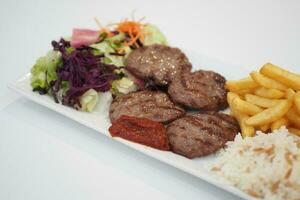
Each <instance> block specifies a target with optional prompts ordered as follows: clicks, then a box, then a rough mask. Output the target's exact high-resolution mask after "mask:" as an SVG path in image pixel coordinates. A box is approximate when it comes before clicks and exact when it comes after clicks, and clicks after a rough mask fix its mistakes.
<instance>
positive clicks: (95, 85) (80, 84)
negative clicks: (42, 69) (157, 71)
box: [50, 39, 117, 108]
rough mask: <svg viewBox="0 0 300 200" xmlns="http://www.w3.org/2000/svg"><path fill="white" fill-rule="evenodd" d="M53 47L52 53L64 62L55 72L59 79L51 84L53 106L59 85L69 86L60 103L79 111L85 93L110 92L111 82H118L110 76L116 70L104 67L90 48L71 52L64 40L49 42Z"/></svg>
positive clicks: (100, 56)
mask: <svg viewBox="0 0 300 200" xmlns="http://www.w3.org/2000/svg"><path fill="white" fill-rule="evenodd" d="M52 46H53V49H54V50H56V51H60V52H61V54H62V62H63V64H62V67H58V68H57V77H58V79H57V80H56V81H53V82H52V83H51V84H50V86H51V90H52V93H53V96H54V99H55V101H56V102H58V99H57V93H58V91H59V90H60V89H61V84H62V81H68V83H69V89H68V90H67V91H66V93H65V95H64V96H63V97H62V103H63V104H64V105H68V106H72V107H74V108H77V107H81V105H80V101H79V97H80V96H81V95H83V94H84V93H85V92H86V91H87V90H89V89H94V90H96V91H98V92H106V91H108V90H110V88H111V82H112V81H113V80H115V79H116V78H117V77H116V75H115V74H114V73H113V71H114V69H116V66H114V65H107V64H104V63H103V62H102V57H103V55H94V54H93V49H92V48H90V47H80V48H77V49H72V47H71V46H70V42H68V41H65V40H64V39H61V40H60V41H59V42H56V41H52Z"/></svg>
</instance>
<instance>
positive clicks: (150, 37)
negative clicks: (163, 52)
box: [143, 24, 168, 45]
mask: <svg viewBox="0 0 300 200" xmlns="http://www.w3.org/2000/svg"><path fill="white" fill-rule="evenodd" d="M143 32H144V33H145V34H144V35H145V38H144V45H151V44H162V45H168V41H167V39H166V37H165V36H164V34H163V33H162V32H161V31H160V30H159V29H158V28H157V27H156V26H154V25H153V24H146V25H145V26H144V28H143Z"/></svg>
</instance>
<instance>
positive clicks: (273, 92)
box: [248, 87, 284, 99]
mask: <svg viewBox="0 0 300 200" xmlns="http://www.w3.org/2000/svg"><path fill="white" fill-rule="evenodd" d="M248 93H251V92H248ZM253 93H254V94H255V95H257V96H260V97H265V98H270V99H280V98H282V97H283V96H284V92H281V91H280V90H277V89H268V88H264V87H259V88H257V89H255V90H254V91H253Z"/></svg>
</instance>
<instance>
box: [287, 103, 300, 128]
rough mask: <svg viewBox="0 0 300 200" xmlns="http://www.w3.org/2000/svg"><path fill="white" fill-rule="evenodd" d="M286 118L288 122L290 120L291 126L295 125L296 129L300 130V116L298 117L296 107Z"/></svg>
mask: <svg viewBox="0 0 300 200" xmlns="http://www.w3.org/2000/svg"><path fill="white" fill-rule="evenodd" d="M286 118H288V120H290V122H291V124H293V125H294V126H295V127H297V128H300V115H298V113H297V111H296V107H295V106H293V107H292V108H291V109H290V110H289V111H288V112H287V113H286Z"/></svg>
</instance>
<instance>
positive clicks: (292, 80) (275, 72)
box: [260, 63, 300, 90]
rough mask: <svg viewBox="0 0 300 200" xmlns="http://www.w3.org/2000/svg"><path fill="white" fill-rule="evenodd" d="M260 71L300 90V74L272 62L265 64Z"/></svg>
mask: <svg viewBox="0 0 300 200" xmlns="http://www.w3.org/2000/svg"><path fill="white" fill-rule="evenodd" d="M260 73H262V74H263V75H265V76H267V77H269V78H272V79H275V80H277V81H279V82H281V83H284V84H285V85H287V86H289V87H291V88H293V89H294V90H300V76H299V75H297V74H294V73H292V72H289V71H287V70H285V69H282V68H280V67H278V66H275V65H273V64H271V63H267V64H265V65H264V66H263V67H262V68H261V69H260Z"/></svg>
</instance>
